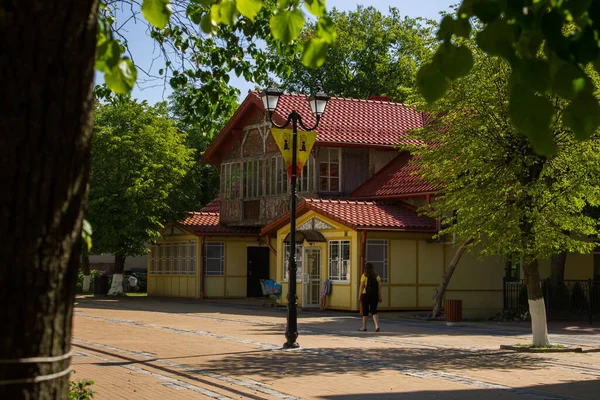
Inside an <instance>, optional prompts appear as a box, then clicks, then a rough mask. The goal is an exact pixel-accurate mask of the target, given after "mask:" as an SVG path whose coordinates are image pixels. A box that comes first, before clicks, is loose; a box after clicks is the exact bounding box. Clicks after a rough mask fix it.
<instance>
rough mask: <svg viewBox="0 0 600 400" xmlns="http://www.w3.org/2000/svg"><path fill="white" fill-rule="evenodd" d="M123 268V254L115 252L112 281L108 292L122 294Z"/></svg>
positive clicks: (114, 294)
mask: <svg viewBox="0 0 600 400" xmlns="http://www.w3.org/2000/svg"><path fill="white" fill-rule="evenodd" d="M124 269H125V256H122V255H119V254H115V269H114V272H113V277H112V283H111V285H110V290H109V291H108V294H109V295H111V296H118V295H121V294H123V270H124Z"/></svg>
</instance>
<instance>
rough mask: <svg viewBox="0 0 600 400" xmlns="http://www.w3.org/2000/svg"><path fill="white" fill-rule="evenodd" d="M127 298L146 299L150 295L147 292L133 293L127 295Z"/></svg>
mask: <svg viewBox="0 0 600 400" xmlns="http://www.w3.org/2000/svg"><path fill="white" fill-rule="evenodd" d="M125 296H127V297H146V296H148V293H146V292H144V293H137V292H132V293H125Z"/></svg>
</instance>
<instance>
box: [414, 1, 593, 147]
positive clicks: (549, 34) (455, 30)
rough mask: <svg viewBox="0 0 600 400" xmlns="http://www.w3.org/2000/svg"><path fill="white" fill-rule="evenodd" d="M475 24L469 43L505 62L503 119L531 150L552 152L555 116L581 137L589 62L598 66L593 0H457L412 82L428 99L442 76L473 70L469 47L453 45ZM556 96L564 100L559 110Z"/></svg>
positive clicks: (443, 83) (586, 129) (440, 87)
mask: <svg viewBox="0 0 600 400" xmlns="http://www.w3.org/2000/svg"><path fill="white" fill-rule="evenodd" d="M473 25H475V26H477V27H478V29H477V32H476V47H477V50H478V51H483V52H485V53H486V54H488V55H490V56H496V57H500V58H502V59H503V60H505V61H506V63H507V65H509V66H510V71H511V78H510V85H508V87H507V90H508V92H509V93H510V100H509V108H508V115H507V116H508V118H509V119H510V121H511V122H512V124H513V126H514V128H515V129H516V130H517V131H519V132H520V133H522V134H524V135H526V136H527V138H528V139H529V141H530V143H531V144H532V145H533V147H534V149H535V150H536V152H537V153H538V154H542V155H551V154H554V153H555V152H556V151H557V148H556V146H557V145H558V144H557V143H556V136H555V135H554V132H555V128H554V126H555V122H556V121H557V120H560V121H561V124H562V125H563V126H564V128H565V129H568V130H570V131H571V132H573V134H574V136H575V137H576V138H577V139H579V140H581V139H589V138H590V137H591V136H592V134H593V133H594V132H595V131H596V129H597V128H598V126H600V105H599V103H598V99H597V98H596V97H595V96H593V91H594V85H593V83H592V79H591V78H592V75H593V72H592V70H593V67H592V65H593V66H594V67H595V68H596V70H598V71H600V47H599V46H600V41H599V40H598V39H599V34H600V2H598V1H592V0H570V1H566V0H564V1H563V0H511V1H506V0H463V1H462V2H461V4H460V5H459V7H458V8H457V9H456V13H455V15H454V16H452V15H447V16H445V17H444V18H443V19H442V21H441V23H440V28H439V30H438V32H437V37H438V39H439V40H441V41H442V42H443V43H442V44H441V45H440V46H439V47H438V49H437V52H436V54H435V56H434V58H433V60H432V61H431V62H430V63H428V64H426V65H424V66H422V67H421V69H420V70H419V75H418V78H417V80H418V86H419V90H420V92H421V93H422V95H423V97H424V98H425V99H426V100H427V101H428V102H430V103H432V102H434V101H436V100H438V99H440V98H441V97H442V96H444V94H445V92H446V90H447V88H448V87H449V84H450V81H453V80H456V79H458V78H461V77H463V76H465V75H467V74H470V73H471V74H474V75H477V74H478V71H477V69H476V68H472V67H473V51H472V50H471V49H469V48H468V47H466V46H464V45H463V44H461V38H469V37H470V35H472V26H473ZM556 98H559V99H561V101H562V102H564V103H565V104H564V106H562V107H561V108H560V113H561V114H562V115H559V114H558V113H557V109H556V107H555V101H556Z"/></svg>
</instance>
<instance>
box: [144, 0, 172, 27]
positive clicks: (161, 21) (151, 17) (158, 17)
mask: <svg viewBox="0 0 600 400" xmlns="http://www.w3.org/2000/svg"><path fill="white" fill-rule="evenodd" d="M172 13H173V11H172V10H171V5H170V4H169V0H144V2H143V3H142V14H144V17H145V18H146V20H147V21H148V22H150V23H151V24H152V25H153V26H155V27H156V28H158V29H163V28H164V27H165V26H167V24H168V23H169V17H170V16H171V14H172Z"/></svg>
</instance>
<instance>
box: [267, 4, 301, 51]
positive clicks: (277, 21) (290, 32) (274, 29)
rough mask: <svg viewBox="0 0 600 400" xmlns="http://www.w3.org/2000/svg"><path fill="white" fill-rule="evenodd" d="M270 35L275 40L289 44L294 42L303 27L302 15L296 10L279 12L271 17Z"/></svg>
mask: <svg viewBox="0 0 600 400" xmlns="http://www.w3.org/2000/svg"><path fill="white" fill-rule="evenodd" d="M270 25H271V33H272V34H273V36H274V37H275V39H277V40H279V41H280V42H282V43H285V44H289V43H291V42H292V41H293V40H295V39H296V38H297V37H298V35H299V34H300V31H301V30H302V27H303V26H304V15H302V11H300V10H298V9H294V10H289V11H288V10H279V12H278V13H277V14H275V15H273V16H272V17H271V23H270Z"/></svg>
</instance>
